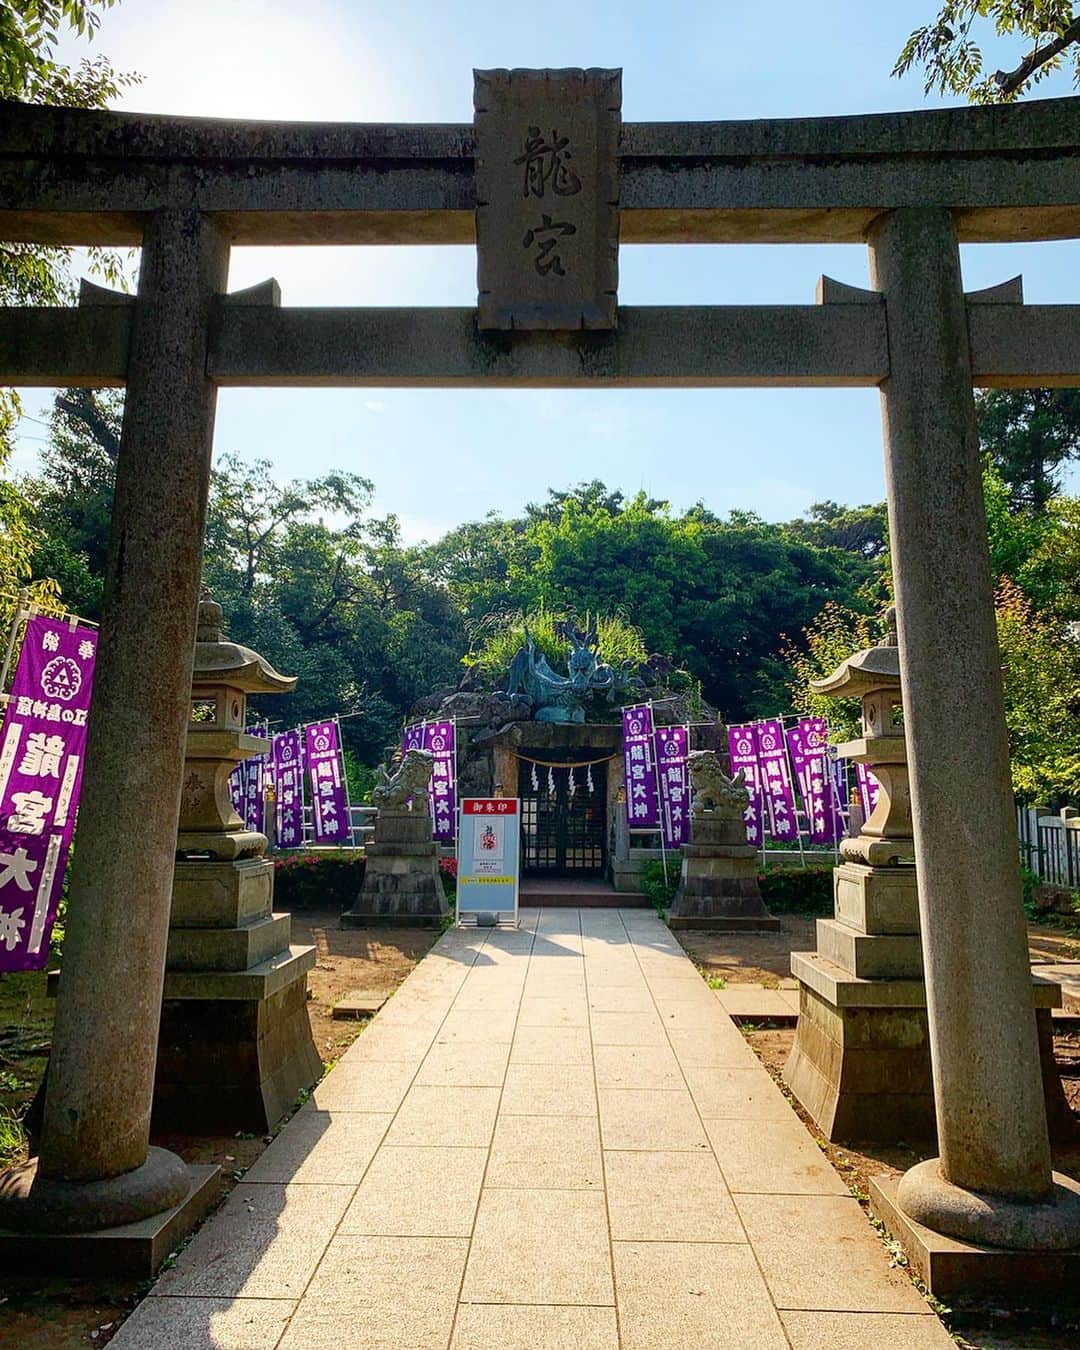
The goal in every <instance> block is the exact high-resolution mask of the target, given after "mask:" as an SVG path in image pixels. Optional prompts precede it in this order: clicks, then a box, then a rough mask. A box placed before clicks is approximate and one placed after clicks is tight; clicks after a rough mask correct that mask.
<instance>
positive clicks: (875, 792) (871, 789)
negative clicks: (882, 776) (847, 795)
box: [855, 761, 881, 821]
mask: <svg viewBox="0 0 1080 1350" xmlns="http://www.w3.org/2000/svg"><path fill="white" fill-rule="evenodd" d="M855 781H856V783H858V785H859V801H860V803H861V805H862V813H863V820H864V821H867V820H869V819H870V817H871V816H872V815H873V814H874V808H875V807H876V806H877V804H878V796H879V794H880V792H881V784H880V783H879V782H878V780H877V779H876V778H875V777H874V775H873V774H872V773H871V772H870V770H869V769H868V768H867V767H866V765H865V764H863V763H862V762H861V761H857V762H856V764H855Z"/></svg>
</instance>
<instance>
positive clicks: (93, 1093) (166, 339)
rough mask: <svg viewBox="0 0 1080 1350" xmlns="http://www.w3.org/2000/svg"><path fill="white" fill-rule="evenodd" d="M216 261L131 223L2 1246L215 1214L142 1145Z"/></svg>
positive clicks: (179, 229) (159, 223)
mask: <svg viewBox="0 0 1080 1350" xmlns="http://www.w3.org/2000/svg"><path fill="white" fill-rule="evenodd" d="M228 259H229V247H228V242H227V240H226V239H225V237H224V236H223V235H222V234H221V233H220V232H219V230H218V229H217V227H216V226H215V224H214V223H213V222H212V221H211V220H210V219H209V218H207V217H206V216H204V215H202V214H201V213H200V212H198V211H193V210H190V211H189V210H182V211H181V210H163V211H159V212H155V213H154V214H152V215H150V216H149V217H148V218H147V221H146V225H145V228H144V232H143V241H142V262H141V267H140V273H139V288H138V296H137V298H136V301H135V303H134V306H133V313H132V331H131V348H130V360H129V365H128V376H127V399H126V402H125V407H124V423H123V435H122V437H121V443H120V453H119V457H118V460H117V468H116V498H115V505H114V507H113V517H112V533H111V539H110V546H109V558H108V565H107V572H106V582H105V602H104V607H103V613H102V624H101V638H100V645H99V648H98V662H97V669H96V674H95V681H94V695H93V703H92V709H91V714H90V725H89V742H88V746H87V757H86V758H87V764H86V774H85V779H84V783H83V790H82V800H81V804H80V808H79V844H78V849H77V851H76V853H75V859H74V866H73V870H72V877H71V891H70V899H69V904H68V920H67V933H66V937H65V943H64V971H63V975H62V977H61V980H60V985H59V992H58V997H57V1005H56V1024H55V1029H54V1033H53V1045H52V1054H51V1057H50V1060H49V1068H48V1077H47V1083H46V1091H45V1104H44V1117H43V1122H42V1131H41V1153H40V1157H39V1158H37V1159H36V1160H32V1161H31V1162H30V1163H28V1164H26V1165H24V1166H22V1167H20V1168H15V1169H12V1170H9V1171H8V1172H6V1173H3V1174H0V1228H5V1229H9V1230H21V1231H22V1232H26V1233H38V1234H46V1235H50V1236H51V1235H55V1234H71V1233H77V1232H83V1231H91V1230H97V1229H101V1228H106V1227H112V1226H114V1225H117V1224H127V1223H131V1222H134V1221H137V1220H143V1219H146V1218H148V1217H149V1216H151V1215H164V1216H168V1217H169V1222H170V1223H171V1224H172V1228H171V1233H170V1236H171V1238H172V1240H173V1242H175V1239H176V1237H177V1236H178V1232H177V1228H176V1226H175V1224H176V1217H177V1214H178V1213H179V1214H182V1215H183V1217H184V1218H185V1219H186V1220H189V1222H188V1223H187V1226H188V1227H190V1226H191V1224H193V1223H194V1222H195V1221H196V1220H197V1218H198V1217H200V1213H201V1211H205V1209H206V1208H207V1206H208V1204H209V1203H212V1201H213V1199H214V1198H215V1197H214V1195H213V1194H211V1192H212V1191H214V1189H215V1188H214V1187H213V1186H212V1185H211V1184H210V1179H209V1178H208V1177H207V1176H206V1175H205V1173H206V1172H207V1171H208V1170H210V1171H212V1172H214V1173H216V1170H217V1169H189V1168H188V1167H187V1166H186V1165H185V1164H184V1163H183V1162H182V1161H181V1160H180V1159H179V1158H178V1157H176V1156H175V1155H174V1154H172V1153H169V1152H167V1151H165V1150H164V1149H157V1148H150V1147H149V1137H150V1107H151V1101H152V1098H153V1088H154V1066H155V1054H156V1049H157V1039H158V1022H159V1019H160V1015H161V994H162V985H163V979H164V968H165V945H166V938H167V934H168V927H169V908H170V902H171V895H172V881H173V860H174V856H175V852H176V829H177V820H178V816H179V808H180V788H181V774H182V767H183V762H184V740H185V735H186V730H187V723H188V708H189V701H190V697H191V667H192V659H193V654H194V645H195V616H196V612H197V609H198V596H199V581H200V572H201V569H202V550H203V530H204V526H205V522H206V505H207V496H208V491H209V481H210V452H211V442H212V439H213V424H214V405H215V387H214V385H213V383H212V382H211V381H210V380H209V379H208V378H207V375H206V364H207V362H206V358H207V343H208V335H209V331H210V325H211V319H212V313H213V308H214V305H215V301H216V297H217V296H218V295H219V294H220V293H221V292H222V291H224V289H225V283H226V275H227V270H228ZM14 1241H16V1242H17V1241H18V1240H14ZM10 1249H11V1248H10V1246H9V1244H5V1255H6V1252H7V1251H8V1250H10ZM168 1250H169V1247H168V1245H166V1246H165V1249H164V1251H163V1252H162V1253H161V1256H164V1255H165V1254H166V1253H167V1252H168ZM158 1259H159V1260H160V1257H158ZM147 1273H149V1272H147Z"/></svg>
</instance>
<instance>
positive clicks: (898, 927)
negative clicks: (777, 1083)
mask: <svg viewBox="0 0 1080 1350" xmlns="http://www.w3.org/2000/svg"><path fill="white" fill-rule="evenodd" d="M833 896H834V911H835V917H834V918H832V919H819V920H818V923H817V951H816V952H793V953H792V955H791V973H792V974H793V975H794V976H796V978H797V979H798V981H799V1021H798V1027H797V1030H796V1033H795V1044H794V1045H793V1046H792V1049H791V1054H790V1055H789V1057H788V1061H787V1064H786V1065H785V1066H784V1082H785V1083H786V1084H787V1085H788V1087H789V1088H790V1089H791V1091H792V1093H793V1094H794V1096H795V1097H797V1098H798V1100H799V1102H800V1103H801V1104H802V1106H803V1107H804V1109H805V1110H806V1111H807V1112H808V1113H809V1114H810V1115H811V1116H812V1117H813V1119H814V1122H815V1123H816V1125H817V1127H818V1129H820V1130H821V1132H822V1134H823V1135H824V1136H825V1137H826V1139H830V1140H835V1141H840V1142H847V1143H854V1142H860V1143H874V1144H898V1143H902V1142H919V1143H931V1142H932V1141H933V1140H934V1139H935V1136H936V1124H935V1118H934V1085H933V1080H932V1078H931V1073H930V1033H929V1027H928V1024H927V1017H926V987H925V985H924V983H923V978H922V944H921V940H920V937H919V909H918V898H917V892H916V883H915V869H914V868H913V867H868V866H866V865H865V864H861V863H852V862H845V863H841V865H840V866H839V867H837V868H836V869H835V870H834V872H833ZM1033 992H1034V1001H1035V1019H1036V1024H1037V1026H1038V1030H1039V1050H1040V1056H1041V1059H1042V1064H1043V1083H1044V1090H1045V1095H1046V1109H1047V1117H1048V1119H1049V1122H1050V1128H1051V1131H1052V1133H1059V1132H1060V1131H1061V1130H1063V1129H1064V1128H1065V1127H1066V1124H1067V1122H1068V1121H1069V1117H1070V1113H1069V1109H1068V1104H1067V1102H1066V1101H1065V1097H1064V1092H1063V1089H1062V1087H1061V1078H1060V1075H1059V1074H1058V1073H1057V1070H1056V1068H1055V1066H1054V1059H1053V1037H1052V1028H1051V1024H1050V1011H1051V1009H1052V1008H1055V1007H1057V1006H1058V1005H1059V1004H1060V1002H1061V989H1060V987H1059V986H1058V985H1055V984H1052V983H1050V982H1049V981H1047V982H1042V981H1039V980H1034V981H1033Z"/></svg>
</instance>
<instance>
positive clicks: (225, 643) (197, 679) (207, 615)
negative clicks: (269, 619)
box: [192, 592, 297, 694]
mask: <svg viewBox="0 0 1080 1350" xmlns="http://www.w3.org/2000/svg"><path fill="white" fill-rule="evenodd" d="M296 679H297V677H296V676H295V675H281V674H279V673H278V672H277V671H276V670H275V669H274V667H273V666H272V665H271V664H270V662H269V661H267V660H266V659H265V657H262V656H260V655H259V653H258V652H253V651H252V650H251V648H250V647H242V646H241V645H240V643H239V642H230V641H229V640H228V638H226V637H225V636H224V634H223V633H222V631H221V606H220V605H219V604H218V603H217V602H216V601H215V600H213V599H212V598H211V597H210V595H209V593H207V592H204V593H203V596H202V599H201V600H200V601H199V626H198V629H197V631H196V636H195V665H194V669H193V671H192V681H193V683H195V684H227V685H229V686H230V687H231V688H233V689H241V690H243V692H244V693H245V694H289V693H291V692H292V691H293V690H294V689H295V688H296Z"/></svg>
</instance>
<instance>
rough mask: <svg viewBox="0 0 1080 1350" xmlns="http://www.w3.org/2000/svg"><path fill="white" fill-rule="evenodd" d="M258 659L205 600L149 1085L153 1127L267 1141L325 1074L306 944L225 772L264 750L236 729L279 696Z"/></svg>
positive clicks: (285, 683)
mask: <svg viewBox="0 0 1080 1350" xmlns="http://www.w3.org/2000/svg"><path fill="white" fill-rule="evenodd" d="M295 687H296V680H295V678H293V677H291V676H287V675H279V674H278V672H277V671H276V670H274V668H273V667H272V666H271V665H270V664H269V662H267V661H265V660H264V659H263V658H262V657H261V656H259V655H258V653H257V652H253V651H251V650H249V649H248V648H247V647H242V646H240V645H239V644H238V643H235V642H230V641H229V640H228V638H226V637H225V636H224V635H223V634H222V631H221V606H220V605H218V604H215V603H214V601H213V600H211V599H210V598H209V597H207V596H204V597H203V599H202V601H201V602H200V604H199V623H198V631H197V636H196V645H195V662H194V669H193V674H192V684H191V717H190V721H189V723H188V734H187V744H186V750H185V755H184V775H183V784H182V788H181V802H180V824H179V831H178V835H177V841H176V856H177V862H176V871H175V876H174V881H173V899H172V912H171V916H170V921H169V945H168V950H167V955H166V963H165V990H164V1002H163V1004H162V1013H161V1032H160V1036H159V1040H158V1057H157V1076H156V1080H155V1084H154V1115H153V1125H154V1128H155V1129H157V1130H180V1131H183V1132H188V1133H200V1132H208V1131H211V1132H212V1131H219V1130H220V1131H223V1130H233V1131H235V1130H252V1131H262V1130H266V1129H269V1128H270V1127H271V1126H273V1125H274V1124H275V1123H276V1122H277V1121H278V1120H279V1119H280V1118H281V1116H282V1115H283V1114H284V1113H285V1111H286V1110H287V1109H288V1107H289V1106H290V1105H291V1104H292V1102H293V1100H294V1099H295V1097H296V1095H297V1093H298V1092H299V1091H300V1090H301V1089H302V1088H306V1087H310V1086H311V1084H312V1083H313V1082H314V1081H315V1079H316V1078H318V1076H319V1074H320V1072H321V1069H322V1065H321V1062H320V1060H319V1056H318V1053H317V1052H316V1050H315V1046H314V1043H313V1042H312V1039H311V1029H310V1025H309V1022H308V1016H307V1006H306V1005H307V972H308V971H309V970H310V969H311V968H312V966H313V965H314V964H315V948H314V947H295V946H293V945H292V942H291V938H292V916H291V915H289V914H275V913H274V912H273V898H274V865H273V863H272V862H271V861H270V860H269V859H268V858H267V857H265V856H264V855H265V853H266V849H267V838H266V836H265V835H264V834H260V833H258V832H257V831H255V830H249V829H247V828H246V827H245V825H244V822H243V821H242V820H241V818H240V816H239V815H238V814H237V812H236V810H235V809H234V807H233V805H232V801H231V799H230V796H229V775H230V774H231V773H232V771H233V769H235V767H236V766H237V765H238V764H240V763H242V762H243V761H244V760H245V759H248V758H250V757H251V756H252V755H257V754H261V753H264V752H265V751H266V749H267V748H268V747H267V742H266V741H265V740H263V739H262V738H260V737H257V736H249V735H247V734H246V732H245V731H244V722H245V716H246V711H247V706H246V705H247V696H248V695H249V694H286V693H289V692H290V691H291V690H292V689H294V688H295Z"/></svg>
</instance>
